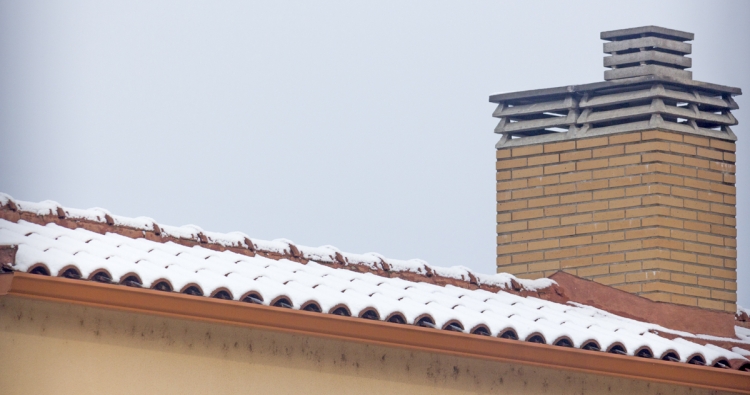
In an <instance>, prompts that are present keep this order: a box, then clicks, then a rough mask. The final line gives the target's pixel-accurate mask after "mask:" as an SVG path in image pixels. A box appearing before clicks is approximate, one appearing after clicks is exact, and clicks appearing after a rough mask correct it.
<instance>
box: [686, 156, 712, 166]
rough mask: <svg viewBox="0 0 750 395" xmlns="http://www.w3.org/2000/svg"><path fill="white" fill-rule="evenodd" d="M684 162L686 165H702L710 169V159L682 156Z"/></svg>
mask: <svg viewBox="0 0 750 395" xmlns="http://www.w3.org/2000/svg"><path fill="white" fill-rule="evenodd" d="M682 162H683V164H684V165H685V166H692V167H700V168H704V169H708V160H706V159H700V158H689V157H685V158H682Z"/></svg>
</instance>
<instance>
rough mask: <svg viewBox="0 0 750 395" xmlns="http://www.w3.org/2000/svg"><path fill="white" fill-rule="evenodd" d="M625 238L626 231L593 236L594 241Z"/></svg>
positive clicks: (607, 241)
mask: <svg viewBox="0 0 750 395" xmlns="http://www.w3.org/2000/svg"><path fill="white" fill-rule="evenodd" d="M621 240H625V232H612V233H600V234H596V235H594V236H593V238H592V241H593V242H594V243H610V242H613V241H621Z"/></svg>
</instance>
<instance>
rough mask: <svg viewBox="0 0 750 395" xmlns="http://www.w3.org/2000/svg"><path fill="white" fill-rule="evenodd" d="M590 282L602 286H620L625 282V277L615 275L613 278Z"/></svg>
mask: <svg viewBox="0 0 750 395" xmlns="http://www.w3.org/2000/svg"><path fill="white" fill-rule="evenodd" d="M592 280H594V281H596V282H598V283H599V284H604V285H612V284H622V283H624V282H625V275H624V274H616V275H614V276H605V277H597V278H594V279H592Z"/></svg>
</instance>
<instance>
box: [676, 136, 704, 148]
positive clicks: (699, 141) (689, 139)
mask: <svg viewBox="0 0 750 395" xmlns="http://www.w3.org/2000/svg"><path fill="white" fill-rule="evenodd" d="M682 139H683V140H684V141H685V142H686V143H688V144H692V145H699V146H701V147H708V146H709V143H708V139H707V138H705V137H696V136H690V135H685V136H683V137H682Z"/></svg>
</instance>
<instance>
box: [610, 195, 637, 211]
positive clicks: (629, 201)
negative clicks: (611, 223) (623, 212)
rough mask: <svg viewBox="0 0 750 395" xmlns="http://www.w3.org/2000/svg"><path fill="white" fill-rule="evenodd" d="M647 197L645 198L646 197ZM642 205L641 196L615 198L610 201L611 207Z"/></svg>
mask: <svg viewBox="0 0 750 395" xmlns="http://www.w3.org/2000/svg"><path fill="white" fill-rule="evenodd" d="M644 199H645V198H644ZM640 205H641V197H640V196H638V197H629V198H624V199H615V200H610V201H609V208H610V209H617V208H626V207H633V206H640Z"/></svg>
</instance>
